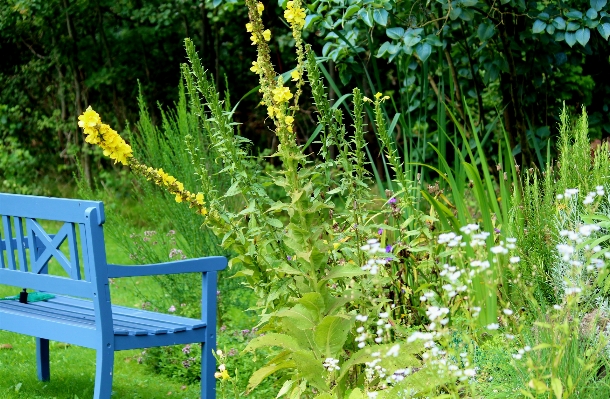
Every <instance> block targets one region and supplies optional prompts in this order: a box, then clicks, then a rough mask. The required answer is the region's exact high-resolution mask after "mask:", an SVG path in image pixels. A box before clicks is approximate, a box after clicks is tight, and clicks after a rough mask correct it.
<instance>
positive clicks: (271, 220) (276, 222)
mask: <svg viewBox="0 0 610 399" xmlns="http://www.w3.org/2000/svg"><path fill="white" fill-rule="evenodd" d="M267 223H268V224H269V225H270V226H273V227H277V228H278V229H281V228H282V227H284V223H282V222H280V220H279V219H274V218H269V219H267Z"/></svg>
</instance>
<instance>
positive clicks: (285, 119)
mask: <svg viewBox="0 0 610 399" xmlns="http://www.w3.org/2000/svg"><path fill="white" fill-rule="evenodd" d="M284 122H286V124H287V125H292V124H293V123H294V117H293V116H292V115H288V116H287V117H286V118H284Z"/></svg>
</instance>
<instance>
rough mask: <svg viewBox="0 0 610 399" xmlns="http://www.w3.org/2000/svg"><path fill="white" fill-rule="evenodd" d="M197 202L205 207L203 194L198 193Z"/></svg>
mask: <svg viewBox="0 0 610 399" xmlns="http://www.w3.org/2000/svg"><path fill="white" fill-rule="evenodd" d="M195 201H197V203H198V204H199V205H203V193H197V195H196V196H195Z"/></svg>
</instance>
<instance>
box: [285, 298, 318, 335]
mask: <svg viewBox="0 0 610 399" xmlns="http://www.w3.org/2000/svg"><path fill="white" fill-rule="evenodd" d="M274 316H277V317H283V318H287V319H288V320H290V321H291V322H292V323H293V324H294V325H295V326H296V327H297V328H299V329H301V330H308V329H312V328H314V326H315V325H316V322H317V320H318V318H319V315H317V314H313V312H312V311H311V310H309V309H307V308H306V307H305V306H303V305H300V304H299V305H295V306H293V307H292V308H290V309H283V310H280V311H279V312H277V313H275V315H274Z"/></svg>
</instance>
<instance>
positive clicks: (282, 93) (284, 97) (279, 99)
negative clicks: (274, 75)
mask: <svg viewBox="0 0 610 399" xmlns="http://www.w3.org/2000/svg"><path fill="white" fill-rule="evenodd" d="M291 98H292V93H291V92H290V89H289V88H288V87H283V86H280V87H278V88H276V89H273V101H275V102H276V103H278V104H281V103H283V102H287V101H288V100H290V99H291Z"/></svg>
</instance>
